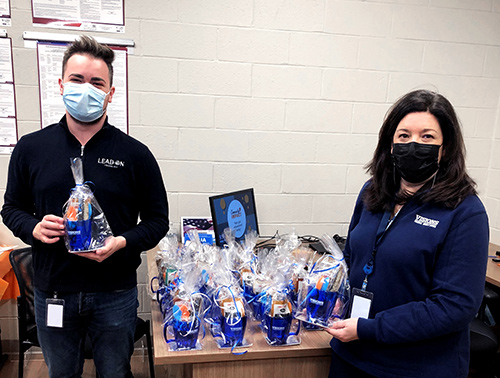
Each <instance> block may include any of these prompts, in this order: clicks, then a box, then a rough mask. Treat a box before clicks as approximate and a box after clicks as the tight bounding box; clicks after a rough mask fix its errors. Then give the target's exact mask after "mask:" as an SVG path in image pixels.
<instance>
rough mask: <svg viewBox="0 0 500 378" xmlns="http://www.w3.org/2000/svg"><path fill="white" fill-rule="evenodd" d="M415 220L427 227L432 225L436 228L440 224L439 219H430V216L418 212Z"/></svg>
mask: <svg viewBox="0 0 500 378" xmlns="http://www.w3.org/2000/svg"><path fill="white" fill-rule="evenodd" d="M414 222H415V223H416V224H420V225H422V226H427V227H432V228H436V227H437V225H438V224H439V221H438V220H435V219H429V218H426V217H423V216H421V215H418V214H416V216H415V220H414Z"/></svg>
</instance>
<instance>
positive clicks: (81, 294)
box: [1, 36, 169, 378]
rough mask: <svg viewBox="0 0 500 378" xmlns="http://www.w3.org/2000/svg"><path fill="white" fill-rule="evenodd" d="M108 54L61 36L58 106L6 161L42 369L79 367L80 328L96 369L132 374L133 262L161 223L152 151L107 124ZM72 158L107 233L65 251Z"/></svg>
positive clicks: (55, 373)
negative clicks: (29, 251) (27, 253)
mask: <svg viewBox="0 0 500 378" xmlns="http://www.w3.org/2000/svg"><path fill="white" fill-rule="evenodd" d="M113 59H114V53H113V51H112V50H111V49H109V48H108V47H106V46H103V45H101V44H99V43H98V42H96V41H95V40H94V39H93V38H90V37H86V36H82V37H81V38H80V39H79V40H77V41H75V42H74V43H73V44H72V45H70V46H69V47H68V49H67V50H66V52H65V55H64V59H63V70H62V79H59V85H60V91H61V95H62V97H63V101H64V104H65V107H66V115H65V116H64V117H63V118H62V119H61V120H60V121H59V123H57V124H54V125H51V126H49V127H46V128H44V129H42V130H40V131H37V132H34V133H31V134H28V135H26V136H24V137H22V138H21V139H20V140H19V142H18V144H17V146H16V148H15V149H14V151H13V153H12V158H11V160H10V166H9V174H8V183H7V189H6V192H5V201H4V206H3V208H2V212H1V215H2V217H3V221H4V223H5V224H6V225H7V227H9V228H10V229H11V230H12V232H13V233H14V235H16V236H18V237H20V238H21V239H22V240H23V241H24V242H25V243H27V244H29V245H31V246H32V248H33V267H34V271H35V277H34V286H35V311H36V322H37V328H38V337H39V341H40V344H41V347H42V351H43V355H44V358H45V360H46V362H47V365H48V367H49V374H50V376H51V377H52V378H56V377H65V378H67V377H79V376H81V374H82V369H83V362H84V360H83V355H82V345H83V344H82V343H83V342H84V340H85V334H86V333H88V335H89V336H90V339H91V341H92V346H93V351H94V353H93V354H94V361H95V364H96V367H97V371H98V374H99V376H100V377H120V378H123V377H129V376H132V374H131V371H130V357H131V355H132V353H133V346H134V340H133V337H134V330H135V321H136V317H137V306H138V301H137V276H136V269H137V267H138V266H139V264H140V262H141V258H140V253H141V251H145V250H148V249H150V248H152V247H154V246H155V245H156V244H157V243H158V242H159V241H160V240H161V238H162V237H163V236H164V235H165V234H166V233H167V231H168V225H169V222H168V203H167V196H166V191H165V188H164V185H163V180H162V177H161V173H160V169H159V167H158V164H157V162H156V160H155V159H154V157H153V155H152V154H151V152H150V151H149V150H148V148H147V147H146V146H144V145H143V144H142V143H140V142H138V141H137V140H135V139H133V138H132V137H129V136H128V135H126V134H124V133H123V132H121V131H120V130H118V129H117V128H115V127H114V126H111V125H110V124H109V123H108V119H107V116H106V110H107V107H108V104H110V103H111V102H112V99H113V94H114V92H115V88H114V87H113V86H112V84H113V66H112V62H113ZM75 157H81V159H82V161H83V171H84V179H85V180H86V181H91V182H92V183H93V184H94V185H93V187H94V188H95V192H94V195H95V197H96V199H97V201H98V203H99V205H100V206H101V208H102V210H103V212H104V214H105V216H106V218H107V220H108V223H109V225H110V227H111V230H112V232H113V235H114V236H112V237H110V238H108V239H107V240H106V243H105V246H104V247H102V248H99V249H97V250H95V251H92V252H80V253H70V252H68V250H67V249H66V247H65V244H64V240H63V239H64V237H63V236H64V232H65V231H64V224H63V218H62V217H61V215H62V209H63V206H64V204H65V202H66V201H67V200H68V198H69V195H70V190H71V188H73V187H74V186H75V182H74V179H73V176H72V172H71V168H70V160H71V159H72V158H75ZM139 217H140V222H139V223H138V218H139ZM48 309H50V311H49V310H48ZM61 312H62V313H63V315H62V316H61V315H60V313H61Z"/></svg>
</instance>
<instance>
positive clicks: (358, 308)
mask: <svg viewBox="0 0 500 378" xmlns="http://www.w3.org/2000/svg"><path fill="white" fill-rule="evenodd" d="M372 300H373V293H372V292H370V291H365V290H361V289H358V288H355V287H353V288H352V302H351V314H350V316H349V317H350V318H364V319H368V316H369V315H370V309H371V307H372Z"/></svg>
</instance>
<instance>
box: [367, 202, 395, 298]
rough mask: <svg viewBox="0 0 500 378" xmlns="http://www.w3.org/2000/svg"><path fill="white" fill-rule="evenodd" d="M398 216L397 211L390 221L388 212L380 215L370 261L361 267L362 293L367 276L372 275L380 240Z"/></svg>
mask: <svg viewBox="0 0 500 378" xmlns="http://www.w3.org/2000/svg"><path fill="white" fill-rule="evenodd" d="M398 214H399V211H398V212H397V213H396V215H395V216H394V217H393V218H392V219H391V212H390V211H386V212H385V213H384V215H382V219H381V220H380V223H379V225H378V229H377V236H376V238H375V245H374V246H373V251H372V255H371V257H370V260H368V262H367V263H366V264H365V266H364V267H363V272H364V273H365V279H364V281H363V285H362V286H361V290H363V291H366V286H367V285H368V276H369V275H370V274H372V273H373V265H374V264H375V255H376V254H377V248H378V246H379V245H380V243H381V242H382V239H383V238H384V236H385V234H386V233H387V231H388V230H389V227H391V225H392V222H393V221H394V219H395V218H396V216H397V215H398Z"/></svg>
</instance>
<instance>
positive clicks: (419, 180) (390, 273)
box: [327, 90, 489, 378]
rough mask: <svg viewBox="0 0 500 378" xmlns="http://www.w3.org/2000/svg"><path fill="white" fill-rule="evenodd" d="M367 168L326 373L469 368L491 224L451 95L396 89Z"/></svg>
mask: <svg viewBox="0 0 500 378" xmlns="http://www.w3.org/2000/svg"><path fill="white" fill-rule="evenodd" d="M367 170H368V172H369V173H370V174H371V179H370V180H369V181H368V182H367V183H366V184H365V186H364V187H363V189H362V190H361V193H360V195H359V197H358V200H357V202H356V206H355V209H354V214H353V216H352V219H351V223H350V226H349V233H348V238H347V242H346V247H345V251H344V254H345V257H346V260H347V262H348V264H349V279H350V284H351V288H352V291H353V298H355V300H354V301H353V305H352V313H351V318H349V319H347V320H344V321H339V322H337V323H335V324H334V325H333V326H332V327H331V328H329V329H328V330H327V331H328V332H329V333H330V334H331V335H332V336H333V337H334V338H333V339H332V341H331V346H332V349H333V353H332V364H331V369H330V377H335V378H346V377H355V378H362V377H405V378H411V377H418V378H425V377H428V378H446V377H450V378H460V377H466V376H467V374H468V365H469V329H468V325H469V323H470V322H471V320H472V319H473V318H474V315H475V314H476V312H477V310H478V308H479V306H480V304H481V299H482V295H483V290H484V282H485V272H486V262H487V255H488V238H489V226H488V218H487V215H486V211H485V209H484V207H483V205H482V203H481V201H480V200H479V199H478V197H477V196H476V190H475V189H474V187H475V183H474V181H473V180H472V179H471V178H470V177H469V176H468V174H467V172H466V169H465V147H464V142H463V138H462V134H461V131H460V125H459V121H458V119H457V116H456V114H455V111H454V109H453V106H452V105H451V104H450V102H449V101H448V100H447V99H446V98H444V97H443V96H442V95H440V94H437V93H434V92H430V91H427V90H417V91H413V92H411V93H408V94H406V95H405V96H403V97H402V98H401V99H399V100H398V101H397V102H396V103H395V104H394V105H393V107H392V108H391V109H390V110H389V113H388V115H387V116H386V119H385V121H384V123H383V125H382V128H381V130H380V133H379V142H378V145H377V148H376V150H375V153H374V157H373V159H372V161H371V162H370V163H369V164H368V165H367Z"/></svg>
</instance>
